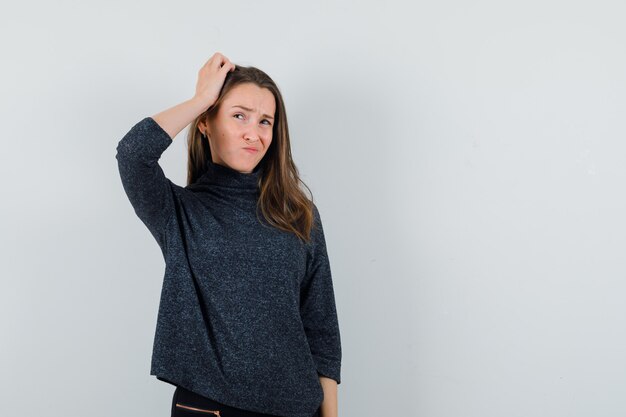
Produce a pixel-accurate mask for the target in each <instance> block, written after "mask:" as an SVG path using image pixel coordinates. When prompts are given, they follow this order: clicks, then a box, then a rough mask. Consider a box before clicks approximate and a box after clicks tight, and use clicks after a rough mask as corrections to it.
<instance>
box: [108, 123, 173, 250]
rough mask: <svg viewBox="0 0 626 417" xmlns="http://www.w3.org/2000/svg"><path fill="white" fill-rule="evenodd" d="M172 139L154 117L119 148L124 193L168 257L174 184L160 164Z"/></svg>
mask: <svg viewBox="0 0 626 417" xmlns="http://www.w3.org/2000/svg"><path fill="white" fill-rule="evenodd" d="M171 144H172V138H170V136H169V135H168V134H167V132H165V131H164V130H163V129H162V128H161V126H159V124H158V123H157V122H156V121H155V120H154V119H152V118H151V117H146V118H144V119H143V120H141V121H139V122H138V123H137V124H135V126H133V127H132V128H131V129H130V131H129V132H128V133H126V135H125V136H124V137H123V138H122V140H120V142H119V143H118V145H117V154H116V156H115V158H116V159H117V162H118V168H119V172H120V177H121V179H122V185H123V187H124V191H125V192H126V195H127V196H128V199H129V200H130V203H131V205H132V206H133V209H134V210H135V213H136V214H137V216H138V217H139V218H140V219H141V221H142V222H143V223H144V224H145V225H146V227H147V228H148V229H149V231H150V233H152V235H153V236H154V238H155V239H156V240H157V242H158V243H159V246H160V247H161V249H162V251H163V253H164V254H165V226H166V225H167V223H168V221H169V219H170V217H171V215H172V214H173V212H174V196H173V188H174V184H173V183H172V182H171V181H170V180H169V179H168V178H166V177H165V175H164V173H163V170H162V169H161V167H160V165H159V163H158V161H159V158H160V157H161V154H162V153H163V152H164V151H165V150H166V149H167V148H168V147H169V146H170V145H171Z"/></svg>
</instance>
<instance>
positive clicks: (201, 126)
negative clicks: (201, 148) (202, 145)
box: [198, 120, 210, 137]
mask: <svg viewBox="0 0 626 417" xmlns="http://www.w3.org/2000/svg"><path fill="white" fill-rule="evenodd" d="M198 130H199V131H200V133H201V134H202V135H203V136H205V137H208V136H210V133H209V126H208V123H207V122H206V121H205V120H203V121H200V122H198Z"/></svg>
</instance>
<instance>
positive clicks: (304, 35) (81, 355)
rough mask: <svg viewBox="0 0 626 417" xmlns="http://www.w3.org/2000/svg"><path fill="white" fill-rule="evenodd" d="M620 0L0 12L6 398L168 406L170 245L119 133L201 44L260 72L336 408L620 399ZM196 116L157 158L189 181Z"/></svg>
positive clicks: (170, 90)
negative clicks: (277, 120)
mask: <svg viewBox="0 0 626 417" xmlns="http://www.w3.org/2000/svg"><path fill="white" fill-rule="evenodd" d="M625 12H626V6H624V3H623V2H621V1H594V2H592V1H565V0H541V1H537V0H531V1H515V2H514V1H495V0H493V1H486V0H481V1H476V0H474V1H462V0H455V1H450V0H444V1H437V2H434V1H411V2H409V1H404V2H402V1H395V0H386V1H332V2H330V1H323V2H298V1H264V2H252V1H249V2H246V1H232V0H229V1H224V2H214V1H197V2H186V1H181V2H158V1H156V2H155V1H134V2H121V1H113V2H112V1H107V2H94V1H91V2H89V1H80V2H79V1H54V2H48V1H33V2H25V3H15V2H14V3H12V4H9V3H7V4H4V5H3V6H1V8H0V15H1V16H2V17H0V43H1V47H2V48H1V51H2V53H1V59H2V65H1V66H0V106H1V107H0V114H1V115H2V127H3V134H2V150H1V153H0V157H1V160H0V174H1V175H2V178H3V182H2V204H0V219H1V220H0V221H1V223H0V227H1V231H0V257H1V259H0V261H1V267H0V275H1V288H0V338H1V339H0V340H1V341H0V369H1V370H0V415H2V416H7V417H8V416H14V415H20V416H33V417H34V416H42V415H46V416H64V417H67V416H86V415H89V416H94V417H105V416H107V417H108V416H151V417H152V416H154V417H159V416H160V417H167V416H169V415H170V414H169V413H170V406H171V401H172V393H173V391H174V387H173V386H172V385H169V384H167V383H164V382H161V381H158V380H156V379H155V378H154V377H152V376H150V375H149V366H150V358H151V350H152V342H153V336H154V330H155V325H156V314H157V307H158V302H159V294H160V290H161V284H162V278H163V271H164V262H163V258H162V255H161V253H160V250H159V248H158V245H157V244H156V241H154V239H153V238H152V236H151V235H150V233H149V231H148V230H147V228H145V226H144V225H143V224H142V223H141V222H140V220H139V219H138V218H137V217H136V216H135V214H134V212H133V210H132V208H131V206H130V203H129V202H128V200H127V198H126V195H125V194H124V191H123V188H122V185H121V182H120V179H119V173H118V170H117V161H116V159H115V153H116V146H117V143H118V142H119V140H120V139H121V138H122V137H123V135H124V134H125V133H126V132H128V130H129V129H130V128H131V127H132V126H133V125H134V124H135V123H137V122H138V121H139V120H141V119H142V118H144V117H146V116H151V115H153V114H156V113H157V112H159V111H161V110H164V109H166V108H169V107H171V106H173V105H175V104H178V103H180V102H182V101H184V100H187V99H189V98H191V97H192V95H193V93H194V92H195V83H196V76H197V72H198V70H199V69H200V67H201V66H202V65H203V64H204V63H205V62H206V60H208V58H209V57H210V56H211V55H212V54H213V53H214V52H216V51H219V52H221V53H223V54H224V55H226V56H227V57H229V58H230V59H231V60H232V61H233V62H235V63H237V64H239V65H253V66H257V67H258V68H261V69H263V70H264V71H266V72H267V73H268V74H269V75H270V76H271V77H272V78H273V79H274V80H275V81H276V83H277V84H278V85H279V88H280V89H281V91H282V93H283V95H284V98H285V102H286V106H287V116H288V121H289V126H290V129H291V130H290V132H291V138H292V152H293V155H294V159H295V162H296V165H297V166H298V168H299V170H300V173H301V175H302V178H303V180H304V181H305V182H306V183H307V185H309V187H310V188H311V190H312V192H313V195H314V199H315V201H316V204H317V205H318V207H319V209H320V213H321V215H322V218H323V221H324V227H325V232H326V239H327V246H328V250H329V258H330V260H331V267H332V273H333V282H334V286H335V295H336V300H337V308H338V316H339V322H340V330H341V336H342V348H343V362H342V382H341V384H340V385H339V415H340V416H342V417H352V416H372V417H374V416H420V417H540V416H546V417H548V416H549V417H566V416H567V417H578V416H580V417H587V416H594V417H608V416H624V415H626V395H624V393H625V392H626V326H625V319H626V304H625V303H624V298H625V295H626V283H625V282H626V281H625V278H626V264H625V260H624V254H625V249H626V220H625V217H624V215H625V209H626V197H625V195H624V184H625V180H626V164H625V162H626V143H625V139H626V124H625V122H624V120H625V119H624V112H625V111H626V49H625V47H624V40H625V39H626V26H624V14H625ZM186 132H187V129H185V130H184V131H183V132H181V133H180V134H179V135H178V136H177V137H176V139H175V141H174V143H173V145H172V146H171V147H170V148H169V149H168V150H167V151H166V152H165V153H164V155H163V157H162V158H161V160H160V164H161V166H162V167H163V169H164V171H165V173H166V175H167V176H168V177H169V178H170V179H171V180H172V181H174V182H175V183H177V184H179V185H183V184H184V182H185V179H186V171H185V169H186V163H187V160H186V137H185V134H186Z"/></svg>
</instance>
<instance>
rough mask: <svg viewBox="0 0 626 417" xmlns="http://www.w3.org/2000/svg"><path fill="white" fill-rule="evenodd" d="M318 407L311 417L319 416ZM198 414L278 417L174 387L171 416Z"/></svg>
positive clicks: (186, 416) (230, 416) (210, 416)
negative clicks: (232, 405)
mask: <svg viewBox="0 0 626 417" xmlns="http://www.w3.org/2000/svg"><path fill="white" fill-rule="evenodd" d="M320 408H321V406H320ZM320 413H321V411H320V409H319V408H318V409H317V411H316V412H315V414H313V415H312V416H311V417H320ZM199 416H208V417H212V416H219V417H279V416H275V415H273V414H263V413H257V412H254V411H249V410H242V409H241V408H235V407H231V406H228V405H226V404H222V403H218V402H217V401H213V400H211V399H210V398H206V397H203V396H201V395H200V394H196V393H195V392H192V391H189V390H187V389H185V388H183V387H179V386H177V387H176V390H175V391H174V397H173V398H172V417H199Z"/></svg>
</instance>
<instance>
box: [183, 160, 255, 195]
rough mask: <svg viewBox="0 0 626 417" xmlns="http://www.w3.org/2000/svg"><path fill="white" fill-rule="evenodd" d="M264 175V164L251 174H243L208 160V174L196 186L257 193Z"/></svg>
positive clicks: (198, 180)
mask: <svg viewBox="0 0 626 417" xmlns="http://www.w3.org/2000/svg"><path fill="white" fill-rule="evenodd" d="M262 174H263V163H262V162H259V164H257V166H256V167H255V168H254V169H253V170H252V172H251V173H242V172H239V171H237V170H235V169H233V168H230V167H228V166H225V165H220V164H217V163H215V162H213V161H212V160H210V159H208V160H207V163H206V172H205V173H204V174H202V175H201V176H200V177H199V178H198V179H197V181H196V182H195V184H197V185H199V186H207V185H214V186H218V187H227V188H238V189H241V190H245V191H257V190H258V183H259V178H261V175H262Z"/></svg>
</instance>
